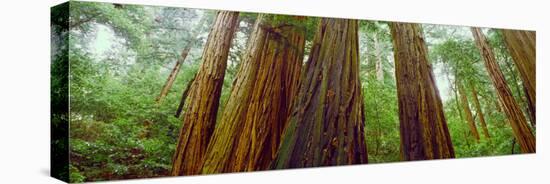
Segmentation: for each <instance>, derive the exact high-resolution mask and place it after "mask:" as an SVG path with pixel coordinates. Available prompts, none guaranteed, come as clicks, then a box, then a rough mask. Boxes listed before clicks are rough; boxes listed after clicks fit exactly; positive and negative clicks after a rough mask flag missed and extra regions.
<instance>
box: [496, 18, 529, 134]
mask: <svg viewBox="0 0 550 184" xmlns="http://www.w3.org/2000/svg"><path fill="white" fill-rule="evenodd" d="M501 33H502V36H503V38H504V43H506V47H507V48H508V51H509V52H510V55H511V56H512V58H513V60H514V62H515V64H516V67H517V69H518V71H519V74H520V76H521V79H522V81H523V87H524V88H525V94H526V96H527V103H528V106H529V111H530V113H529V115H530V116H531V123H532V124H533V126H534V125H535V124H536V91H537V90H536V89H537V87H536V68H535V65H536V50H537V48H536V34H535V31H521V30H509V29H503V30H501Z"/></svg>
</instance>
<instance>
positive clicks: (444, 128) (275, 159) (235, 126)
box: [51, 1, 536, 182]
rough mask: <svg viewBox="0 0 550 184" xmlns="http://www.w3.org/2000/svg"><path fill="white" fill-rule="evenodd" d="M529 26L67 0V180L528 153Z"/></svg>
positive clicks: (54, 66) (531, 105) (55, 72)
mask: <svg viewBox="0 0 550 184" xmlns="http://www.w3.org/2000/svg"><path fill="white" fill-rule="evenodd" d="M535 40H536V36H535V31H528V30H509V29H494V28H479V27H465V26H448V25H433V24H420V23H404V22H387V21H376V20H355V19H341V18H330V17H309V16H294V15H279V14H265V13H251V12H233V11H224V10H204V9H190V8H183V7H162V6H143V5H129V4H116V3H115V4H113V3H95V2H78V1H70V2H67V3H64V4H60V5H58V6H55V7H52V8H51V60H52V61H51V131H52V134H51V155H52V158H51V167H52V168H51V174H52V176H53V177H56V178H58V179H61V180H63V181H67V182H88V181H106V180H119V179H133V178H151V177H163V176H189V175H207V174H219V173H231V172H249V171H266V170H278V169H290V168H309V167H322V166H341V165H355V164H376V163H388V162H406V161H418V160H433V159H450V158H467V157H482V156H497V155H512V154H525V153H535V152H536V144H535V143H536V139H535V137H536V131H535V130H536V112H535V110H536V94H535V93H536V90H535V89H536V79H535V71H536V69H535V65H536V62H535V55H536V47H535Z"/></svg>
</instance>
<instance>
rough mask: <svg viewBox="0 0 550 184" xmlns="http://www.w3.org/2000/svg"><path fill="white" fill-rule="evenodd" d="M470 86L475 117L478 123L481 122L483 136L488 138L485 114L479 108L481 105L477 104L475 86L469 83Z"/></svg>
mask: <svg viewBox="0 0 550 184" xmlns="http://www.w3.org/2000/svg"><path fill="white" fill-rule="evenodd" d="M470 87H471V88H472V96H473V98H474V105H475V108H476V113H477V117H478V118H479V123H480V124H481V128H482V130H483V135H484V136H485V138H487V139H490V138H491V136H490V135H489V130H488V129H487V122H485V115H484V114H483V110H481V105H480V104H479V97H478V95H477V90H476V86H475V85H474V84H472V83H470Z"/></svg>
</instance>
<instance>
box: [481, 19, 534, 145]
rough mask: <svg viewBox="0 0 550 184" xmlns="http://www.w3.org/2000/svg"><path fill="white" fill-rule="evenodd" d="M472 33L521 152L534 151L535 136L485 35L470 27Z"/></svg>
mask: <svg viewBox="0 0 550 184" xmlns="http://www.w3.org/2000/svg"><path fill="white" fill-rule="evenodd" d="M472 33H473V35H474V39H475V41H476V46H477V47H478V49H479V51H480V53H481V57H482V58H483V61H484V63H485V68H486V69H487V72H488V73H489V76H490V78H491V81H492V83H493V86H494V87H495V90H496V91H497V94H498V97H499V100H500V102H501V104H502V106H503V107H504V108H503V109H504V112H505V113H506V115H507V117H508V120H509V122H510V125H511V126H512V131H513V132H514V136H515V137H516V140H517V141H518V143H519V145H520V147H521V150H522V152H524V153H534V152H536V140H535V136H534V135H533V133H532V132H531V129H530V128H529V125H528V124H527V120H526V119H525V116H524V115H523V112H522V111H521V109H520V107H519V105H518V104H517V102H516V100H515V99H514V97H513V96H512V92H511V91H510V88H509V87H508V84H506V80H505V79H504V75H503V74H502V71H501V70H500V68H499V66H498V64H497V61H496V58H495V55H494V53H493V51H492V50H491V47H490V46H489V43H488V42H487V39H486V38H485V35H483V33H482V32H481V29H479V28H474V27H472Z"/></svg>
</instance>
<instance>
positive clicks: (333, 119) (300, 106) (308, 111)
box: [271, 18, 367, 169]
mask: <svg viewBox="0 0 550 184" xmlns="http://www.w3.org/2000/svg"><path fill="white" fill-rule="evenodd" d="M357 37H358V35H357V21H356V20H345V19H332V18H323V19H321V22H320V24H319V27H318V29H317V33H316V35H315V38H314V41H313V47H312V50H311V53H310V56H309V58H308V61H307V64H306V66H305V67H306V69H305V71H304V73H302V80H301V85H300V90H299V94H298V96H297V98H296V101H295V103H294V107H293V110H292V115H291V116H290V119H289V124H288V127H287V128H286V129H285V132H284V134H283V135H284V136H283V138H282V142H281V146H280V148H279V151H278V153H277V156H276V159H275V160H274V161H273V162H272V163H271V167H272V168H276V169H283V168H303V167H317V166H330V165H348V164H362V163H367V149H366V144H365V137H364V115H363V112H364V111H363V104H362V99H363V98H362V94H361V83H360V81H359V54H358V38H357Z"/></svg>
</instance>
